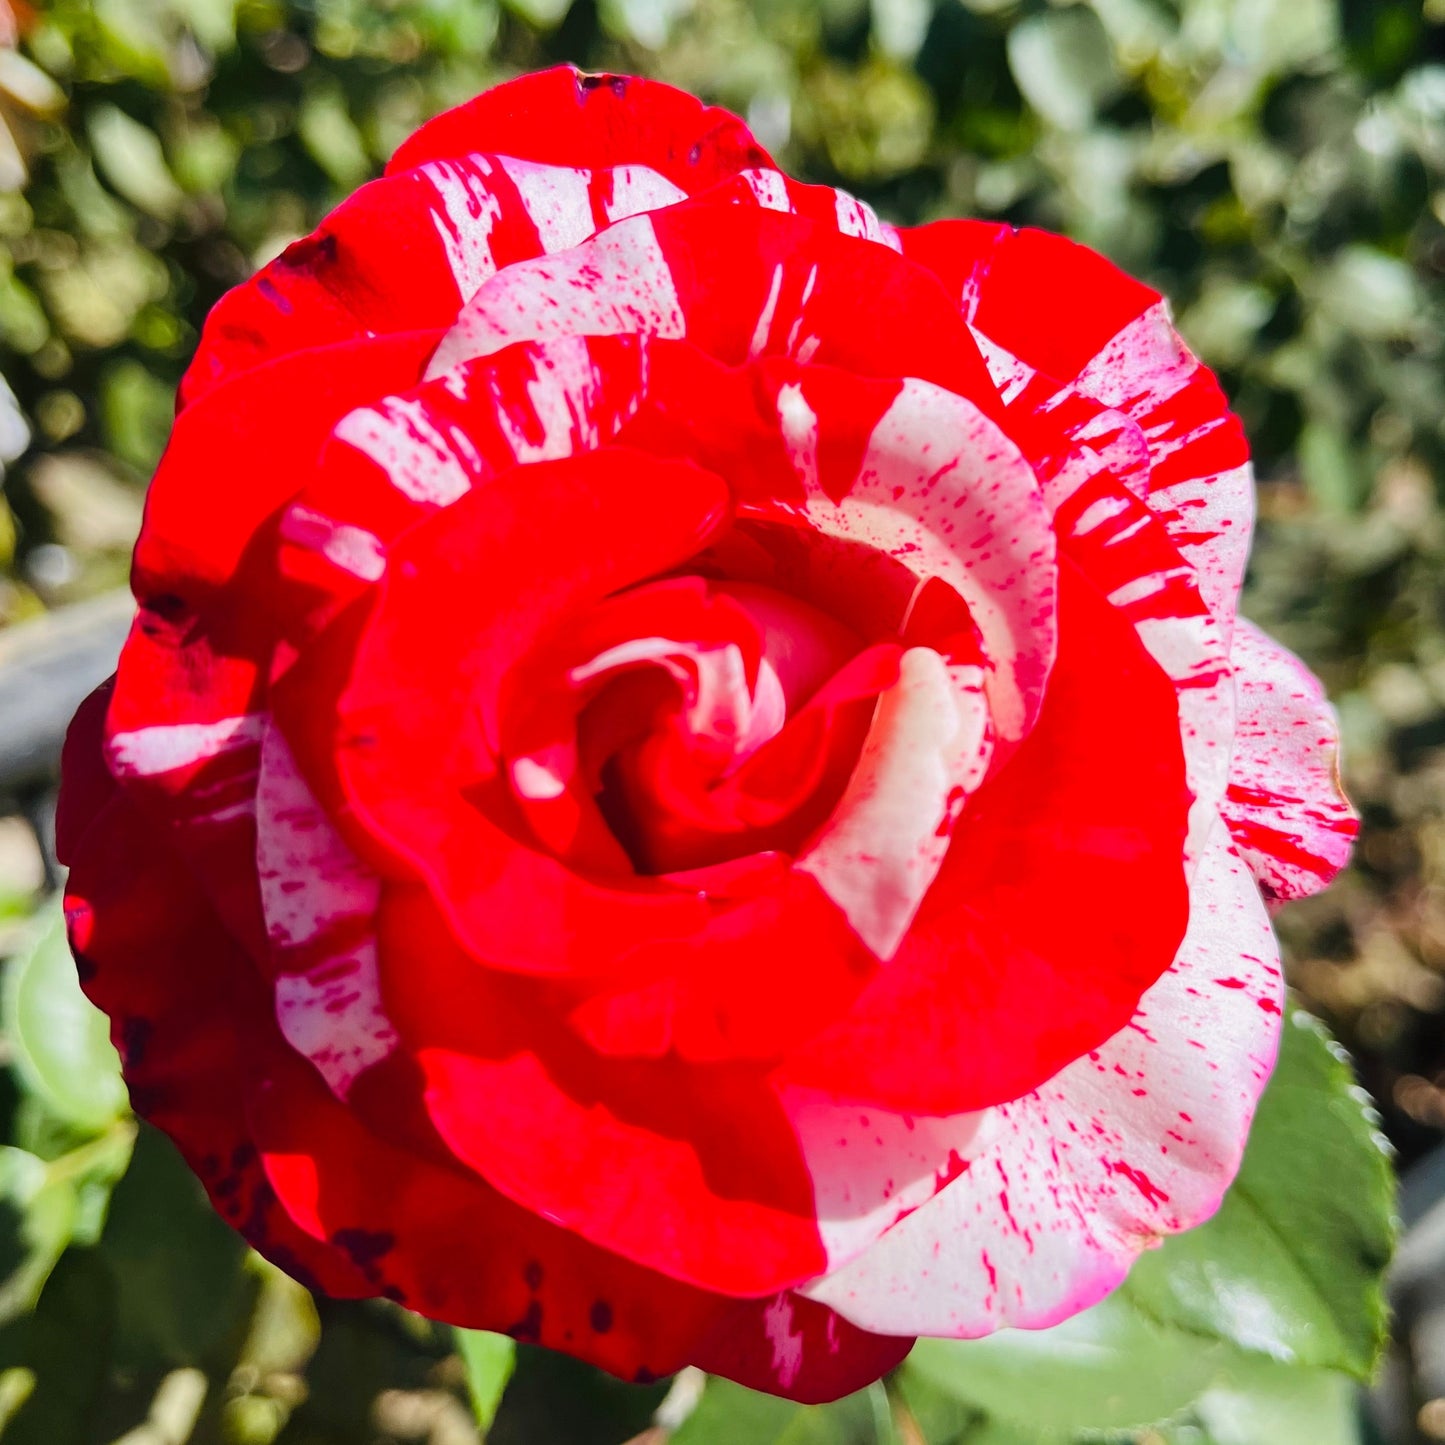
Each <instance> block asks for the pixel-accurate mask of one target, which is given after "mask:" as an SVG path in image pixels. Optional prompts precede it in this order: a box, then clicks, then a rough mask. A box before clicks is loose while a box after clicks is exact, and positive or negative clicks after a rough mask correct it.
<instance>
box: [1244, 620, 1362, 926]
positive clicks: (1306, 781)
mask: <svg viewBox="0 0 1445 1445" xmlns="http://www.w3.org/2000/svg"><path fill="white" fill-rule="evenodd" d="M1233 661H1234V667H1235V680H1236V683H1237V685H1238V690H1239V691H1238V696H1239V727H1238V731H1237V732H1236V733H1235V738H1234V760H1233V762H1232V764H1231V766H1230V770H1229V791H1228V793H1227V794H1226V796H1225V799H1224V804H1223V808H1222V810H1221V811H1222V812H1223V814H1224V820H1225V822H1226V823H1228V824H1229V831H1230V833H1231V835H1232V836H1233V838H1234V843H1235V847H1237V848H1238V849H1239V853H1240V856H1241V857H1242V858H1243V859H1244V861H1245V862H1246V863H1248V864H1249V866H1250V869H1251V870H1252V871H1253V873H1254V876H1255V877H1256V878H1257V879H1258V880H1259V886H1260V888H1261V889H1262V890H1263V892H1264V895H1265V897H1266V898H1269V899H1278V900H1281V901H1282V900H1284V899H1287V898H1304V897H1306V896H1307V895H1309V894H1311V893H1317V892H1319V890H1320V889H1321V888H1323V887H1324V886H1325V885H1326V884H1327V883H1328V882H1329V881H1330V879H1331V878H1333V877H1334V876H1335V874H1336V873H1338V872H1339V871H1340V869H1341V868H1343V867H1344V865H1345V862H1346V860H1347V859H1348V858H1349V856H1350V846H1351V844H1352V843H1353V842H1354V839H1355V835H1356V834H1357V833H1358V832H1359V828H1360V820H1359V815H1358V814H1357V813H1356V812H1355V810H1354V809H1353V808H1352V807H1351V806H1350V803H1349V800H1348V799H1347V798H1346V797H1345V796H1344V794H1343V793H1342V792H1341V791H1340V757H1339V748H1340V735H1339V723H1338V721H1337V720H1336V718H1335V714H1334V709H1333V708H1332V707H1331V706H1330V704H1329V700H1328V699H1327V698H1326V697H1325V693H1324V689H1323V688H1322V687H1321V686H1320V683H1319V680H1318V679H1317V678H1316V677H1315V676H1314V674H1313V673H1311V672H1310V670H1309V669H1308V668H1307V667H1305V665H1304V664H1303V663H1302V662H1300V661H1299V659H1298V658H1296V657H1295V656H1294V655H1293V654H1292V653H1290V652H1288V651H1287V650H1286V649H1285V648H1283V647H1281V646H1280V645H1279V643H1277V642H1275V641H1273V640H1272V639H1270V638H1268V637H1266V636H1265V635H1264V633H1262V632H1261V631H1260V630H1259V629H1258V628H1257V627H1255V626H1254V624H1253V623H1251V622H1247V621H1245V620H1244V619H1243V618H1241V619H1240V620H1239V622H1238V623H1237V624H1236V626H1235V630H1234V653H1233Z"/></svg>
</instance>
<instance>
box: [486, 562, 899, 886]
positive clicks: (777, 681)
mask: <svg viewBox="0 0 1445 1445" xmlns="http://www.w3.org/2000/svg"><path fill="white" fill-rule="evenodd" d="M896 653H897V649H896V648H894V647H891V646H888V645H884V646H882V647H872V648H869V647H866V646H865V645H864V643H863V641H862V640H861V639H860V638H859V637H858V636H857V635H856V634H855V633H853V632H852V631H850V630H849V629H848V628H847V627H845V626H843V625H842V624H840V623H838V622H836V621H835V620H833V619H832V618H830V617H829V616H827V614H825V613H824V612H822V611H820V610H819V609H818V608H816V607H813V606H811V605H810V604H808V603H806V602H803V601H801V600H799V599H798V598H795V597H792V596H790V595H788V594H786V593H784V592H781V591H778V590H776V589H774V588H770V587H767V586H764V585H760V584H757V583H751V582H720V581H705V580H704V579H702V578H700V577H684V578H673V579H669V580H666V581H663V582H654V583H649V584H645V585H643V586H641V587H638V588H634V589H631V590H629V591H628V592H625V593H622V594H619V595H618V596H615V597H612V598H608V599H607V600H606V601H605V602H603V603H601V604H599V606H598V607H597V608H595V609H594V610H593V611H592V613H591V614H589V615H588V616H587V617H586V618H584V619H581V620H580V622H578V623H576V624H575V625H574V627H573V628H572V629H571V631H570V634H569V636H567V637H566V638H564V639H559V640H557V641H555V642H554V643H552V644H551V645H549V647H547V648H546V649H544V650H543V653H542V654H541V655H539V656H538V657H537V658H534V659H533V660H532V663H531V665H530V666H529V667H528V668H527V669H526V670H525V674H524V677H525V680H522V679H519V681H518V685H517V696H518V698H519V701H520V703H521V716H522V719H523V721H522V722H521V723H520V724H519V726H518V727H516V728H514V730H513V731H514V733H515V734H516V736H515V737H514V738H513V739H510V740H506V741H505V743H504V750H505V752H506V755H507V759H508V767H509V771H510V776H511V780H512V787H513V792H514V794H515V796H516V797H517V800H518V802H519V804H520V806H521V808H522V811H523V813H524V814H525V815H526V816H527V818H528V821H529V822H530V823H531V825H532V828H533V831H534V833H535V834H536V835H537V837H538V840H539V841H540V842H542V843H543V844H544V845H545V846H547V847H549V848H551V849H553V850H554V851H557V852H559V853H561V854H562V855H564V856H566V857H567V858H568V860H569V861H570V862H572V863H574V864H576V865H578V866H581V867H585V868H588V869H589V871H602V872H609V873H615V872H616V871H618V870H619V869H625V870H627V871H633V872H636V873H643V874H672V873H678V872H690V871H692V870H696V869H700V868H708V867H711V866H714V865H717V864H721V863H726V862H729V861H731V860H734V859H738V858H741V857H745V856H747V855H751V854H757V853H767V852H783V853H788V854H796V853H797V852H798V851H799V849H800V848H801V847H802V846H803V844H804V843H805V842H806V840H807V838H808V837H809V835H810V834H811V833H812V832H813V831H814V830H816V829H817V828H818V827H819V826H820V825H821V824H822V823H823V822H824V821H825V820H826V818H827V817H828V815H829V813H830V812H831V810H832V809H833V807H834V806H835V805H836V803H837V800H838V798H839V796H840V795H841V793H842V790H843V788H844V786H845V785H846V783H847V780H848V777H849V774H850V773H851V771H852V768H853V766H854V764H855V763H856V761H857V758H858V753H859V750H860V748H861V746H862V742H863V738H864V736H865V734H866V732H867V729H868V724H869V720H870V718H871V716H872V712H873V707H874V703H875V700H876V697H877V694H878V692H879V691H880V690H881V689H882V688H884V687H886V686H888V685H889V684H890V683H891V682H892V680H893V678H894V677H896V675H897V659H896Z"/></svg>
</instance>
